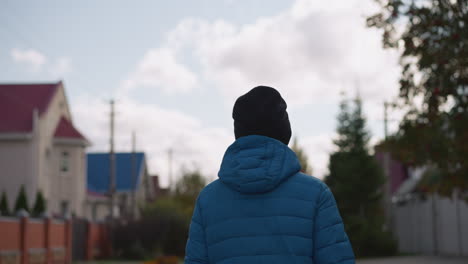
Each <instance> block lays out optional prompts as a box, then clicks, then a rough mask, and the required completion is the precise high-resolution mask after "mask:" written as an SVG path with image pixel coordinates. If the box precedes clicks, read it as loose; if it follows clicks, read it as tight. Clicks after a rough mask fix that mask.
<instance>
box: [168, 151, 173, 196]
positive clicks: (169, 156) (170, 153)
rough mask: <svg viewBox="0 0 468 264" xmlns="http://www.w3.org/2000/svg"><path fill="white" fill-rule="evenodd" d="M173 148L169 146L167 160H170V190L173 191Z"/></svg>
mask: <svg viewBox="0 0 468 264" xmlns="http://www.w3.org/2000/svg"><path fill="white" fill-rule="evenodd" d="M172 154H173V152H172V148H169V150H168V151H167V160H168V165H169V167H168V170H169V191H171V188H172Z"/></svg>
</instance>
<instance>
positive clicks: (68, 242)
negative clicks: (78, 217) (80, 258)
mask: <svg viewBox="0 0 468 264" xmlns="http://www.w3.org/2000/svg"><path fill="white" fill-rule="evenodd" d="M64 235H65V263H66V264H70V263H71V261H72V219H71V218H70V219H67V220H66V222H65V234H64Z"/></svg>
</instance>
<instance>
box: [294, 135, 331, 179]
mask: <svg viewBox="0 0 468 264" xmlns="http://www.w3.org/2000/svg"><path fill="white" fill-rule="evenodd" d="M333 135H334V133H330V134H320V135H315V136H306V137H301V138H299V142H298V143H299V145H300V146H301V147H303V148H304V151H305V153H306V155H307V157H308V160H309V164H310V165H311V166H312V170H313V175H314V176H315V177H318V178H321V179H322V178H323V177H324V176H325V175H326V174H327V172H328V158H329V155H330V153H332V152H333V151H334V150H335V147H334V145H333V141H332V138H333Z"/></svg>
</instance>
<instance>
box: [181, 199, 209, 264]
mask: <svg viewBox="0 0 468 264" xmlns="http://www.w3.org/2000/svg"><path fill="white" fill-rule="evenodd" d="M184 263H185V264H208V254H207V250H206V241H205V229H204V227H203V221H202V217H201V208H200V202H199V199H197V202H196V204H195V209H194V210H193V216H192V221H191V223H190V231H189V237H188V239H187V245H186V247H185V262H184Z"/></svg>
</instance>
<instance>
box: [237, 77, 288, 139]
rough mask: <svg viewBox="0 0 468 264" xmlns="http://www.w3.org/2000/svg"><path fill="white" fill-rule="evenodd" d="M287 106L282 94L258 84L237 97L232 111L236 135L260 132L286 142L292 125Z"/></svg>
mask: <svg viewBox="0 0 468 264" xmlns="http://www.w3.org/2000/svg"><path fill="white" fill-rule="evenodd" d="M286 107H287V105H286V102H285V101H284V100H283V98H282V97H281V94H280V93H279V92H278V91H277V90H275V89H274V88H271V87H268V86H257V87H255V88H253V89H252V90H250V91H249V92H248V93H246V94H244V95H242V96H241V97H239V98H237V100H236V103H235V104H234V109H233V111H232V118H234V134H235V136H236V139H238V138H240V137H243V136H248V135H262V136H267V137H271V138H274V139H277V140H279V141H281V142H283V143H284V144H286V145H288V143H289V140H290V139H291V125H290V124H289V118H288V112H286Z"/></svg>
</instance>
